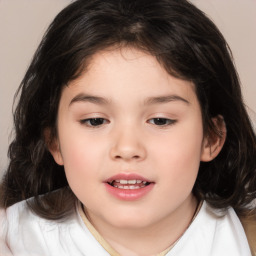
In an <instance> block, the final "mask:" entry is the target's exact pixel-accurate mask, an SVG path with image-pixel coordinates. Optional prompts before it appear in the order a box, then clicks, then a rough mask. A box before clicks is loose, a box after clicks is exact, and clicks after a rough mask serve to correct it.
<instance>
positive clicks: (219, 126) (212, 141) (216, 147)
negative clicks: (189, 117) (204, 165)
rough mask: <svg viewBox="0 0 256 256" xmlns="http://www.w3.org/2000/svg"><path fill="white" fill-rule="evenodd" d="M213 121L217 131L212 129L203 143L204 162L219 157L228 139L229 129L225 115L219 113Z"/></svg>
mask: <svg viewBox="0 0 256 256" xmlns="http://www.w3.org/2000/svg"><path fill="white" fill-rule="evenodd" d="M212 122H213V124H214V127H215V129H214V130H215V131H211V132H210V133H209V134H208V135H207V136H206V137H205V138H204V140H203V143H202V151H201V161H203V162H209V161H211V160H213V159H214V158H215V157H217V155H218V154H219V153H220V151H221V149H222V147H223V145H224V143H225V140H226V134H227V130H226V125H225V121H224V119H223V117H222V116H221V115H218V116H217V117H214V118H212ZM216 131H217V132H216Z"/></svg>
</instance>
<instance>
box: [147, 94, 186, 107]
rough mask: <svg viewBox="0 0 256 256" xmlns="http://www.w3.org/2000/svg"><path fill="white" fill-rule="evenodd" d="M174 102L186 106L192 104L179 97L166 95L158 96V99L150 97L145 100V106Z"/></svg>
mask: <svg viewBox="0 0 256 256" xmlns="http://www.w3.org/2000/svg"><path fill="white" fill-rule="evenodd" d="M172 101H181V102H184V103H186V104H188V105H189V104H190V102H189V101H188V100H186V99H184V98H182V97H180V96H178V95H166V96H157V97H150V98H147V99H146V100H145V105H153V104H159V103H168V102H172Z"/></svg>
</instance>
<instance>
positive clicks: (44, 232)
mask: <svg viewBox="0 0 256 256" xmlns="http://www.w3.org/2000/svg"><path fill="white" fill-rule="evenodd" d="M29 200H33V198H31V199H29ZM0 227H1V228H0V255H5V256H9V255H12V256H13V255H14V256H45V255H62V256H68V255H76V256H82V255H92V254H93V255H109V254H108V253H106V252H105V250H104V249H103V248H102V247H101V246H100V244H99V243H98V241H97V240H96V239H95V238H94V237H93V235H92V234H91V233H90V231H89V230H88V229H87V228H86V226H85V225H84V223H83V221H82V219H81V217H80V215H79V213H78V207H76V208H75V207H74V211H73V214H72V215H71V216H70V217H68V218H67V219H65V220H64V221H62V222H60V221H57V220H47V219H44V218H41V217H39V216H38V215H36V214H35V213H34V212H33V211H31V210H30V208H29V206H28V204H27V202H26V201H22V202H19V203H16V204H14V205H13V206H11V207H9V208H7V209H6V210H2V209H1V210H0ZM9 250H11V252H12V253H11V254H10V251H9Z"/></svg>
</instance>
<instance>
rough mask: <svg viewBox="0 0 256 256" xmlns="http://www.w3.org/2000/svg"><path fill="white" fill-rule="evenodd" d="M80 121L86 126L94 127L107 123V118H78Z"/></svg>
mask: <svg viewBox="0 0 256 256" xmlns="http://www.w3.org/2000/svg"><path fill="white" fill-rule="evenodd" d="M80 123H81V124H85V125H86V126H91V127H96V126H101V125H103V124H106V123H108V120H106V119H104V118H88V119H84V120H80Z"/></svg>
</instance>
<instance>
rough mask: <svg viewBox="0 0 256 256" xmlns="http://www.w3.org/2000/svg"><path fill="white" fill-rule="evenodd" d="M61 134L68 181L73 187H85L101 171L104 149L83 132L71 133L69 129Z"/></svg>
mask: <svg viewBox="0 0 256 256" xmlns="http://www.w3.org/2000/svg"><path fill="white" fill-rule="evenodd" d="M61 136H62V137H61V138H60V141H61V142H62V143H61V145H60V146H61V154H62V157H63V162H64V169H65V173H66V176H67V180H68V183H69V185H70V187H71V188H72V189H73V188H74V189H75V190H78V191H79V190H82V189H85V187H88V185H89V186H90V184H92V182H90V181H91V180H93V179H95V177H96V176H97V175H98V174H99V172H100V166H101V164H102V160H103V157H102V155H103V152H104V150H103V148H102V147H99V145H98V146H97V143H95V141H94V140H93V139H92V138H91V137H89V136H84V134H83V133H81V132H76V133H74V132H72V135H70V133H68V130H67V131H65V132H63V133H62V134H61ZM61 139H62V140H61ZM74 192H75V191H74Z"/></svg>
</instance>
